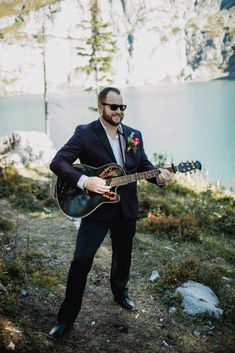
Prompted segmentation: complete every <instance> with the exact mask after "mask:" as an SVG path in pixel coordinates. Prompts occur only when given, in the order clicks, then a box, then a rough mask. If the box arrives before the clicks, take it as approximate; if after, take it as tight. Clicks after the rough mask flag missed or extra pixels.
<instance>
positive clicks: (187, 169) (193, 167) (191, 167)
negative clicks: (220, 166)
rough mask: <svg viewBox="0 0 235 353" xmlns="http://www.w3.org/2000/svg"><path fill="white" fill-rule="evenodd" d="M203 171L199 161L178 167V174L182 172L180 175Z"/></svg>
mask: <svg viewBox="0 0 235 353" xmlns="http://www.w3.org/2000/svg"><path fill="white" fill-rule="evenodd" d="M201 169H202V165H201V163H200V162H199V161H195V162H193V161H192V162H182V163H180V164H178V166H177V172H180V173H187V172H191V171H192V170H194V171H195V170H201Z"/></svg>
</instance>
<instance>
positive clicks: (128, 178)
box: [109, 166, 177, 186]
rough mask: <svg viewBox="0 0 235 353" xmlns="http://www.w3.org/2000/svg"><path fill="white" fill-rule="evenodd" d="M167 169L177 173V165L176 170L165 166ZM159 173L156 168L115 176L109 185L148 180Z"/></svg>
mask: <svg viewBox="0 0 235 353" xmlns="http://www.w3.org/2000/svg"><path fill="white" fill-rule="evenodd" d="M165 169H168V170H169V171H170V172H172V173H175V171H176V169H177V167H175V166H174V170H173V168H172V167H169V168H165ZM158 174H159V170H158V169H154V170H148V171H146V172H141V173H135V174H129V175H124V176H120V177H115V178H112V179H111V181H110V182H109V185H110V186H119V185H126V184H130V183H134V182H136V181H139V180H146V179H151V178H154V177H156V176H157V175H158Z"/></svg>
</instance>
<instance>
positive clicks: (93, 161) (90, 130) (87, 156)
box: [50, 119, 156, 221]
mask: <svg viewBox="0 0 235 353" xmlns="http://www.w3.org/2000/svg"><path fill="white" fill-rule="evenodd" d="M122 129H123V134H124V137H125V140H126V141H127V138H128V136H130V134H131V133H132V132H134V136H135V137H138V138H139V140H140V144H139V146H138V148H137V151H136V153H135V152H134V151H133V150H130V151H127V148H126V150H125V158H126V173H127V174H133V173H137V172H142V171H148V170H152V169H155V167H154V166H153V164H152V163H151V162H150V161H149V160H148V158H147V156H146V154H145V152H144V146H143V140H142V136H141V133H140V131H138V130H135V129H133V128H131V127H128V126H126V125H124V124H122ZM126 144H127V143H126ZM77 159H79V161H80V163H82V164H86V165H90V166H92V167H101V166H103V165H104V164H108V163H117V162H116V159H115V157H114V154H113V151H112V148H111V146H110V143H109V141H108V138H107V135H106V132H105V130H104V128H103V126H102V124H101V122H100V120H99V119H98V120H96V121H93V122H91V123H89V124H86V125H79V126H78V127H77V128H76V130H75V132H74V135H73V136H72V137H71V138H70V139H69V141H68V142H67V143H66V144H65V145H64V146H63V147H62V148H61V149H60V150H59V151H58V152H57V154H56V155H55V157H54V159H53V160H52V162H51V165H50V168H51V170H52V171H53V172H54V173H55V174H56V175H57V176H58V177H59V178H61V179H62V180H64V181H67V182H69V183H70V184H71V185H72V186H74V187H75V188H76V187H77V182H78V180H79V178H80V177H81V175H82V174H81V173H80V172H79V171H77V170H75V169H74V168H73V167H72V164H73V163H74V162H75V161H76V160H77ZM149 181H150V182H153V183H156V179H155V178H153V179H150V180H149ZM117 191H118V194H119V196H120V202H119V203H115V204H112V203H109V204H102V205H101V206H99V207H98V208H97V209H96V210H95V211H94V212H93V213H91V214H90V215H89V216H87V218H89V219H92V220H100V221H103V220H109V219H110V220H111V219H117V218H120V215H121V216H122V217H124V218H126V219H135V218H137V216H138V198H137V186H136V183H135V182H134V183H130V184H128V185H124V186H120V187H119V188H118V190H117Z"/></svg>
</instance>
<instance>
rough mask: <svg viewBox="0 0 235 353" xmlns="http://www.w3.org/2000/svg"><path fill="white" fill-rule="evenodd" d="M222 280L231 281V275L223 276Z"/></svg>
mask: <svg viewBox="0 0 235 353" xmlns="http://www.w3.org/2000/svg"><path fill="white" fill-rule="evenodd" d="M222 280H224V281H228V282H230V281H231V278H229V277H227V276H223V277H222Z"/></svg>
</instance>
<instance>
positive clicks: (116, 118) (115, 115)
mask: <svg viewBox="0 0 235 353" xmlns="http://www.w3.org/2000/svg"><path fill="white" fill-rule="evenodd" d="M102 103H105V104H107V105H102V104H101V103H100V104H99V113H100V116H101V118H103V120H105V121H106V122H107V123H109V124H110V125H112V126H118V125H119V124H120V123H121V121H122V120H123V118H124V112H122V111H121V110H120V108H118V109H117V110H111V108H110V106H109V104H117V105H120V104H123V101H122V96H121V95H119V94H117V93H115V92H113V91H110V92H109V93H108V94H107V96H106V99H105V101H104V102H102Z"/></svg>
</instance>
